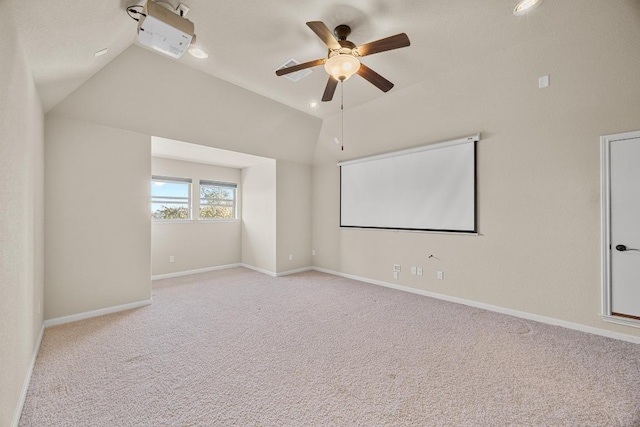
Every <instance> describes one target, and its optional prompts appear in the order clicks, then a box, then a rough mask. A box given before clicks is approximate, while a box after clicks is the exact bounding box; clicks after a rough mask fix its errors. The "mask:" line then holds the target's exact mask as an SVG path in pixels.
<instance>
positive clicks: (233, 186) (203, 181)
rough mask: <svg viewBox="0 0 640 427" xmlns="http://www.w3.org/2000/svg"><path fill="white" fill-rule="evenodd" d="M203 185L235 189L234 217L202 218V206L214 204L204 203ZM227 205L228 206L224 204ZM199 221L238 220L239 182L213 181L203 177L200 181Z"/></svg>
mask: <svg viewBox="0 0 640 427" xmlns="http://www.w3.org/2000/svg"><path fill="white" fill-rule="evenodd" d="M202 187H219V188H223V189H227V190H231V191H233V200H231V201H232V202H233V218H202V216H201V215H202V208H203V207H206V206H212V205H208V204H203V203H202V200H203V197H202ZM223 207H227V206H223ZM198 221H213V222H224V221H238V184H237V183H233V182H222V181H211V180H207V179H201V180H199V181H198Z"/></svg>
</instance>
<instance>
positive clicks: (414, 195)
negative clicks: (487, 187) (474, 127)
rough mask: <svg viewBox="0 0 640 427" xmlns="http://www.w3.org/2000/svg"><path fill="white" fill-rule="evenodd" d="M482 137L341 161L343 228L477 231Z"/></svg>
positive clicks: (341, 214)
mask: <svg viewBox="0 0 640 427" xmlns="http://www.w3.org/2000/svg"><path fill="white" fill-rule="evenodd" d="M479 140H480V135H479V134H478V135H474V136H471V137H467V138H462V139H458V140H454V141H448V142H443V143H439V144H431V145H426V146H423V147H418V148H414V149H410V150H403V151H398V152H395V153H388V154H384V155H379V156H372V157H367V158H363V159H357V160H351V161H346V162H341V163H339V164H338V165H339V166H340V226H341V227H356V228H382V229H395V230H415V231H440V232H459V233H476V232H477V224H476V142H477V141H479Z"/></svg>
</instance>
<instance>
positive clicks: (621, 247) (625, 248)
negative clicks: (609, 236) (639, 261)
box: [616, 245, 640, 252]
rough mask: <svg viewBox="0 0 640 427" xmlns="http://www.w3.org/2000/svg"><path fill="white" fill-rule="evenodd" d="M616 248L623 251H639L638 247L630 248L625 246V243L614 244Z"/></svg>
mask: <svg viewBox="0 0 640 427" xmlns="http://www.w3.org/2000/svg"><path fill="white" fill-rule="evenodd" d="M616 250H618V251H620V252H624V251H640V249H631V248H628V247H626V246H625V245H616Z"/></svg>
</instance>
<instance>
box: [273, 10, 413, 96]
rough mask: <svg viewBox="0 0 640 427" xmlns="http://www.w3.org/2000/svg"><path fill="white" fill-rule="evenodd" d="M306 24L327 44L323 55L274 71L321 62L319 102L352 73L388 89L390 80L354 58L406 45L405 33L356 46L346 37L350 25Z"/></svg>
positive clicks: (306, 66) (290, 69) (280, 72)
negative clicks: (322, 83)
mask: <svg viewBox="0 0 640 427" xmlns="http://www.w3.org/2000/svg"><path fill="white" fill-rule="evenodd" d="M307 26H308V27H309V28H311V30H312V31H313V32H314V33H316V35H317V36H318V37H320V39H321V40H322V41H323V42H324V43H325V44H326V45H327V47H328V48H329V54H328V56H327V58H321V59H316V60H315V61H309V62H305V63H303V64H298V65H293V66H291V67H286V68H281V69H279V70H277V71H276V75H278V76H283V75H285V74H289V73H293V72H296V71H300V70H304V69H305V68H311V67H317V66H318V65H324V69H325V71H326V72H327V73H329V81H328V82H327V86H326V87H325V89H324V94H323V95H322V101H323V102H326V101H331V100H332V99H333V94H334V93H335V91H336V87H337V86H338V81H342V82H343V81H345V80H347V79H348V78H349V77H351V76H352V75H354V74H359V75H360V76H362V77H364V78H365V79H366V80H368V81H369V82H370V83H372V84H373V85H374V86H375V87H377V88H378V89H380V90H381V91H383V92H388V91H389V90H391V88H392V87H393V83H391V82H390V81H389V80H387V79H385V78H384V77H382V76H381V75H380V74H378V73H376V72H375V71H373V70H372V69H371V68H369V67H367V66H366V65H364V64H363V63H361V62H360V60H359V59H358V58H361V57H363V56H367V55H373V54H374V53H380V52H385V51H387V50H393V49H399V48H401V47H407V46H409V44H410V42H409V37H408V36H407V35H406V34H405V33H400V34H396V35H395V36H391V37H386V38H384V39H380V40H376V41H374V42H371V43H366V44H363V45H360V46H356V45H355V44H353V43H352V42H350V41H349V40H347V37H349V34H351V28H350V27H349V26H348V25H344V24H343V25H338V26H337V27H336V28H335V29H334V31H333V33H331V30H329V28H328V27H327V26H326V25H325V24H324V23H323V22H321V21H312V22H307ZM334 34H335V35H334Z"/></svg>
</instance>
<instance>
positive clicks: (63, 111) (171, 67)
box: [50, 46, 322, 164]
mask: <svg viewBox="0 0 640 427" xmlns="http://www.w3.org/2000/svg"><path fill="white" fill-rule="evenodd" d="M132 70H135V78H127V77H130V76H131V73H132ZM97 99H99V100H100V102H96V100H97ZM50 113H51V114H55V115H60V116H64V117H68V118H74V119H78V120H84V121H87V122H92V123H96V124H102V125H106V126H111V127H115V128H120V129H126V130H131V131H134V132H140V133H144V134H147V135H153V136H159V137H163V138H169V139H175V140H178V141H188V142H190V143H194V144H201V145H206V146H210V147H215V148H222V149H226V150H232V151H237V152H240V153H246V154H253V155H257V156H264V157H268V158H275V159H283V160H290V161H294V162H300V163H307V164H309V163H311V161H312V158H313V153H314V149H315V145H316V142H317V140H318V132H319V130H320V126H321V124H322V121H321V120H320V119H318V118H316V117H313V116H310V115H308V114H306V113H303V112H301V111H298V110H295V109H293V108H291V107H288V106H285V105H283V104H280V103H278V102H276V101H273V100H271V99H269V98H266V97H264V96H260V95H257V94H255V93H253V92H250V91H248V90H246V89H243V88H240V87H239V86H235V85H233V84H231V83H229V82H226V81H224V80H220V79H217V78H215V77H212V76H210V75H208V74H205V73H203V72H201V71H197V70H194V69H192V68H189V67H186V66H184V65H183V64H180V63H179V62H178V61H175V60H172V59H171V58H167V57H165V56H164V55H159V54H157V53H154V52H150V51H148V50H145V49H143V48H140V47H137V46H131V47H130V48H128V49H127V50H125V51H124V52H123V53H122V54H121V55H119V56H118V57H117V58H115V59H114V60H113V61H111V62H110V63H109V64H108V65H107V66H105V67H104V68H103V69H102V70H101V71H100V72H99V73H97V74H96V75H95V76H93V77H92V78H91V79H89V80H88V81H87V82H86V83H84V84H83V85H82V86H81V87H80V88H78V90H76V91H75V92H73V93H72V94H71V95H69V97H67V98H66V99H65V100H64V101H62V102H61V103H60V104H59V105H57V106H56V107H54V108H53V109H52V110H51V112H50Z"/></svg>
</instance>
